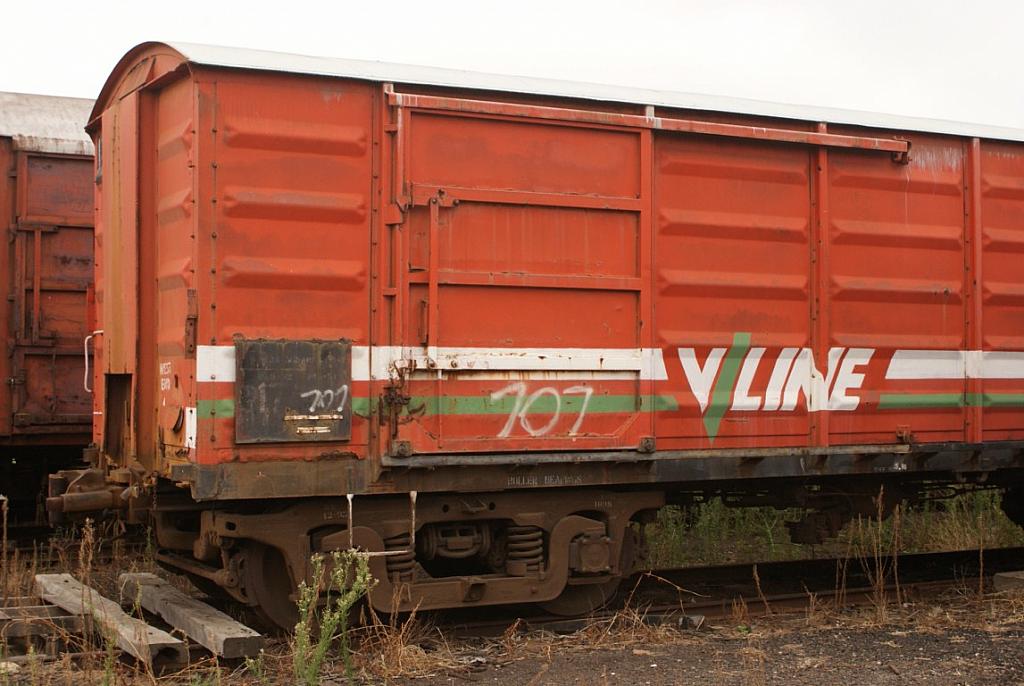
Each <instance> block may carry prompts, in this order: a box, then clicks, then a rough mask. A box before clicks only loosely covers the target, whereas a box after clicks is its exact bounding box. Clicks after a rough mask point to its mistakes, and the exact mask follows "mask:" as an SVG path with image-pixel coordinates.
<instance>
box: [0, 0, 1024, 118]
mask: <svg viewBox="0 0 1024 686" xmlns="http://www.w3.org/2000/svg"><path fill="white" fill-rule="evenodd" d="M0 25H2V26H3V37H2V39H0V90H7V91H21V92H30V93H48V94H56V95H75V96H81V97H95V95H96V94H97V93H98V92H99V89H100V86H101V85H102V84H103V81H104V79H105V78H106V76H107V74H108V73H109V71H110V69H111V68H112V67H113V66H114V64H115V63H116V61H117V60H118V59H119V58H120V57H121V56H122V55H123V54H124V53H125V52H126V51H127V50H128V49H129V48H131V47H132V46H133V45H135V44H137V43H140V42H142V41H146V40H178V41H188V42H199V43H213V44H218V45H233V46H242V47H252V48H262V49H267V50H280V51H285V52H299V53H304V54H311V55H324V56H332V57H353V58H360V59H375V60H383V61H389V62H408V63H414V64H424V65H433V66H441V67H454V68H461V69H472V70H478V71H489V72H499V73H508V74H520V75H526V76H542V77H547V78H561V79H570V80H575V81H594V82H603V83H611V84H622V85H631V86H637V87H644V88H655V89H663V90H676V91H684V92H694V93H709V94H717V95H729V96H735V97H745V98H755V99H761V100H772V101H778V102H787V103H798V104H810V105H821V106H829V107H841V108H848V109H860V110H871V111H877V112H889V113H895V114H904V115H913V116H923V117H933V118H939V119H953V120H960V121H970V122H978V123H984V124H992V125H1001V126H1012V127H1017V128H1024V78H1022V73H1024V29H1022V27H1024V1H1021V0H972V1H971V2H967V1H966V0H961V1H959V2H952V1H949V0H888V1H886V0H860V1H856V2H838V1H832V2H830V1H829V0H761V1H744V0H718V1H717V2H713V1H708V2H697V1H695V0H679V1H677V2H668V1H661V2H655V1H650V2H644V1H642V0H634V2H611V1H608V0H572V1H567V2H558V1H557V0H506V1H505V2H487V0H475V1H463V0H375V1H370V0H365V1H362V2H352V1H349V0H335V1H334V2H322V3H321V2H313V1H311V0H284V1H282V0H276V1H275V2H263V1H262V0H247V1H245V2H236V1H234V0H225V1H218V0H205V1H204V0H173V1H169V2H157V1H156V0H148V1H147V0H134V1H132V2H126V1H123V0H108V1H103V0H99V1H97V0H92V1H90V2H86V1H85V0H77V1H72V0H46V1H41V0H4V7H3V10H2V11H0Z"/></svg>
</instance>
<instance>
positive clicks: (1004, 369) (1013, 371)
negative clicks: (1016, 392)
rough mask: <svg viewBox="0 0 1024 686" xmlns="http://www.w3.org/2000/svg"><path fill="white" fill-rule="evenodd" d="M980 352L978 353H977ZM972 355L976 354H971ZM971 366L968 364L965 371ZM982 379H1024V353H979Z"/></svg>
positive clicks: (993, 351) (995, 351) (994, 351)
mask: <svg viewBox="0 0 1024 686" xmlns="http://www.w3.org/2000/svg"><path fill="white" fill-rule="evenodd" d="M979 352H980V351H979ZM971 354H972V355H974V354H976V353H973V352H972V353H971ZM970 369H971V365H970V363H969V362H968V365H967V370H968V372H970ZM981 378H982V379H1024V352H1016V351H1014V352H1009V351H1007V352H1003V351H997V350H992V351H987V352H981Z"/></svg>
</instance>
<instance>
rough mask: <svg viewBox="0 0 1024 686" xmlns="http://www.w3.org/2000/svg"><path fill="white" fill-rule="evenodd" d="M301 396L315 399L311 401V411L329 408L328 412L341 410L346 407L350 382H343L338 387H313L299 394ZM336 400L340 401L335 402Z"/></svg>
mask: <svg viewBox="0 0 1024 686" xmlns="http://www.w3.org/2000/svg"><path fill="white" fill-rule="evenodd" d="M299 397H300V398H303V399H305V400H309V399H310V398H312V399H313V400H312V401H311V402H310V403H309V412H310V413H313V412H317V411H319V410H327V411H328V412H331V411H334V412H341V411H343V410H344V409H345V403H346V402H347V401H348V384H343V385H342V386H341V388H338V389H331V388H325V389H319V388H313V389H310V390H308V391H306V392H305V393H302V394H300V395H299ZM335 400H337V401H338V402H337V403H335Z"/></svg>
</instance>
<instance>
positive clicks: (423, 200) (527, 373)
mask: <svg viewBox="0 0 1024 686" xmlns="http://www.w3.org/2000/svg"><path fill="white" fill-rule="evenodd" d="M90 127H91V131H92V133H93V136H94V140H95V141H96V144H97V146H98V148H99V150H100V157H101V159H102V162H101V164H100V166H99V177H100V181H99V183H100V186H99V193H98V198H99V200H98V205H99V213H98V215H97V232H98V235H99V245H100V246H101V247H100V253H99V255H98V259H97V270H98V271H97V303H98V304H97V310H98V312H99V320H100V324H99V328H101V329H103V332H104V333H103V334H102V336H101V337H100V338H101V340H100V341H99V343H98V345H97V348H96V350H97V367H96V376H95V386H96V391H97V392H96V396H95V399H96V403H95V416H96V417H97V421H96V422H95V423H94V440H95V442H96V444H97V446H98V455H99V456H101V457H102V459H101V460H100V461H98V462H97V463H96V468H95V469H94V470H93V472H92V476H91V477H90V478H94V479H97V482H101V481H102V479H103V478H104V477H106V478H109V479H111V480H112V481H113V482H116V483H118V484H121V485H123V487H124V495H125V497H124V498H123V499H121V500H120V501H119V502H122V503H124V505H125V507H127V508H129V511H130V513H131V515H132V516H133V517H136V518H142V517H147V516H148V517H152V520H153V521H154V522H155V523H156V532H157V539H158V543H159V545H160V548H161V550H160V553H159V559H160V560H161V561H162V562H163V563H164V564H166V565H168V566H171V567H173V568H175V569H178V570H179V571H183V572H185V573H187V574H189V575H191V576H192V577H193V578H195V579H198V580H201V581H202V582H203V583H206V584H209V583H211V582H212V583H213V584H216V585H218V586H220V587H221V588H223V589H225V590H226V591H227V592H229V593H231V594H232V595H233V596H235V597H236V598H238V599H240V600H242V601H244V602H247V603H250V604H252V605H254V606H258V607H260V608H261V609H263V610H264V611H265V612H266V613H267V614H268V615H270V616H271V617H273V618H275V619H276V620H277V621H279V622H282V623H287V621H288V620H289V617H290V614H291V610H292V608H293V598H292V597H290V591H291V589H292V588H293V587H294V584H295V583H296V582H297V580H299V579H300V578H302V576H303V575H304V574H305V573H306V570H307V565H306V561H307V560H308V557H309V555H310V554H311V553H314V552H321V551H329V550H333V549H340V548H349V547H352V546H355V547H359V548H362V549H364V550H368V551H371V552H372V553H375V555H374V557H373V571H374V573H375V575H376V576H377V577H378V579H380V580H381V583H380V585H379V586H378V587H377V589H376V590H375V591H374V592H373V594H372V597H371V601H372V602H373V603H374V604H375V605H376V606H377V607H378V608H380V609H385V610H388V609H392V608H393V605H392V603H393V602H395V601H396V600H397V602H399V605H400V609H408V608H412V607H420V608H421V609H429V608H441V607H461V606H467V605H469V606H472V605H488V604H498V603H517V602H539V603H542V604H544V605H545V606H546V607H548V608H549V609H552V610H555V611H559V612H577V611H582V610H586V609H589V608H590V607H592V606H593V605H595V604H597V603H600V602H601V601H602V600H603V599H604V598H606V597H607V595H608V594H609V593H610V592H611V591H612V590H613V589H614V588H615V586H616V584H617V583H618V581H619V580H620V579H621V578H622V576H623V575H624V574H626V573H628V572H629V570H630V569H632V568H633V566H634V564H635V561H636V560H637V559H638V558H639V557H640V555H641V551H642V546H643V540H642V536H641V535H640V534H639V533H638V530H639V527H638V524H642V523H643V522H645V521H649V520H650V518H651V517H652V516H653V515H654V514H655V513H656V512H657V511H658V509H659V508H661V507H662V506H664V505H665V504H666V503H680V504H686V503H690V502H693V501H695V500H700V499H702V498H707V497H711V496H714V495H721V496H723V497H725V498H726V499H727V500H728V501H729V502H731V503H734V504H741V505H742V504H748V505H749V504H768V505H778V506H799V507H804V508H806V510H807V513H808V514H807V516H806V517H805V518H804V519H803V520H801V521H799V522H796V523H794V525H793V527H792V531H793V534H794V537H795V538H796V539H797V540H802V541H812V540H820V539H821V538H822V537H827V536H829V535H834V533H835V532H836V531H837V530H838V528H839V527H840V526H841V525H842V524H843V523H844V522H845V521H848V519H849V518H850V517H852V516H854V515H855V514H857V513H865V514H868V513H874V512H876V511H877V510H876V508H877V503H876V502H875V501H874V500H873V498H876V497H877V496H878V494H879V490H880V487H883V486H884V494H885V498H884V502H883V503H882V507H883V508H884V509H886V510H888V509H889V508H891V507H892V506H893V505H894V504H895V503H897V502H899V501H900V500H914V499H918V498H921V497H924V496H928V495H930V494H932V493H933V492H934V491H935V490H936V489H938V488H940V487H941V488H946V487H947V486H949V485H950V484H958V483H982V482H984V483H988V484H990V485H998V486H1000V487H1005V488H1010V489H1011V490H1012V489H1013V488H1014V487H1016V486H1017V485H1018V484H1019V483H1020V479H1021V468H1022V467H1024V452H1022V446H1024V410H1022V407H1024V280H1022V273H1021V270H1020V268H1019V265H1020V259H1021V254H1022V246H1024V144H1022V143H1021V139H1022V138H1024V135H1022V134H1021V132H1019V131H1005V130H998V131H997V130H994V129H986V128H983V127H971V126H967V125H955V124H945V123H941V122H940V123H936V122H922V121H902V120H895V119H891V118H885V117H881V116H878V115H857V114H849V113H836V112H815V111H811V110H801V111H795V110H793V109H792V108H772V107H770V106H765V105H763V104H762V105H757V106H752V105H750V104H749V103H722V102H717V103H710V102H703V101H702V102H690V101H688V100H687V98H685V97H682V96H680V97H678V98H677V97H675V96H668V95H666V94H663V93H643V92H637V91H628V90H621V91H619V90H614V91H611V90H608V89H602V88H598V87H590V86H578V85H575V84H562V83H549V82H532V81H522V80H515V79H506V80H502V79H499V78H487V77H478V76H474V75H466V74H463V73H447V72H439V71H431V70H420V69H413V68H405V69H403V68H391V67H386V66H382V65H375V64H365V63H354V62H346V61H331V60H317V59H314V58H302V57H293V56H281V55H272V54H267V53H257V52H248V51H233V50H227V49H220V48H209V47H197V46H179V47H173V46H168V45H163V44H145V45H142V46H140V47H139V48H137V49H136V50H134V51H132V52H131V53H129V54H128V56H126V58H125V59H124V61H123V62H122V63H121V64H120V65H119V66H118V67H117V69H116V70H115V71H114V73H113V74H112V76H111V78H110V79H109V80H108V82H107V85H106V86H105V87H104V90H103V93H102V94H101V96H100V98H99V101H98V103H97V106H96V109H95V111H94V113H93V119H92V121H91V124H90ZM110 465H113V468H111V467H110ZM104 487H105V488H109V485H108V486H104ZM87 497H88V493H77V494H67V495H64V496H57V497H55V498H54V499H53V506H54V508H55V509H65V510H75V509H86V507H85V505H87V504H88V503H87V502H86V500H85V499H86V498H87ZM103 497H107V496H103ZM1010 502H1011V503H1012V502H1018V501H1016V500H1014V499H1013V498H1012V497H1011V498H1010ZM1008 509H1009V510H1010V511H1011V512H1013V511H1014V508H1013V507H1012V506H1011V507H1009V508H1008ZM400 586H404V587H405V590H404V591H403V592H399V587H400Z"/></svg>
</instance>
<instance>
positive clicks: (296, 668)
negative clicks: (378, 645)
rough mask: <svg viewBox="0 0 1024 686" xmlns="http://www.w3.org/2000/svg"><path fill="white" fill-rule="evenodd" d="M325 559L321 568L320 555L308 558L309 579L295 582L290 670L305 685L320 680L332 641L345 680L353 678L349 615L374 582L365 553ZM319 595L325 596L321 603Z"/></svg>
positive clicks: (313, 685)
mask: <svg viewBox="0 0 1024 686" xmlns="http://www.w3.org/2000/svg"><path fill="white" fill-rule="evenodd" d="M326 559H327V560H328V561H329V565H327V567H328V569H326V570H325V564H324V561H325V557H324V556H323V555H314V556H313V557H312V558H310V563H311V566H312V570H313V574H312V580H313V581H312V583H309V584H307V583H306V582H305V581H303V582H302V583H301V584H299V599H298V608H299V622H298V624H296V625H295V640H294V645H293V657H292V670H293V672H294V674H295V678H296V680H297V681H298V682H299V683H302V684H305V685H306V686H318V685H319V684H320V683H321V676H322V672H323V668H324V662H325V661H326V660H327V655H328V653H329V652H330V650H331V648H332V647H333V646H334V644H335V643H337V644H338V647H339V652H340V655H341V659H342V662H343V663H344V665H345V674H346V676H347V677H348V680H349V682H352V681H353V680H354V673H353V667H352V651H351V647H350V645H349V636H348V620H349V614H350V612H351V610H352V608H353V607H354V606H355V605H356V603H358V602H359V601H360V600H361V599H362V598H363V596H365V595H366V594H367V593H369V592H370V589H372V588H373V587H374V585H375V584H376V580H375V579H374V578H373V576H372V575H371V574H370V559H369V557H368V556H367V555H366V554H365V553H360V552H357V551H351V550H346V551H334V552H332V553H331V555H330V557H328V558H326ZM322 595H326V599H325V601H324V602H323V603H321V602H320V599H321V596H322Z"/></svg>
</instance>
